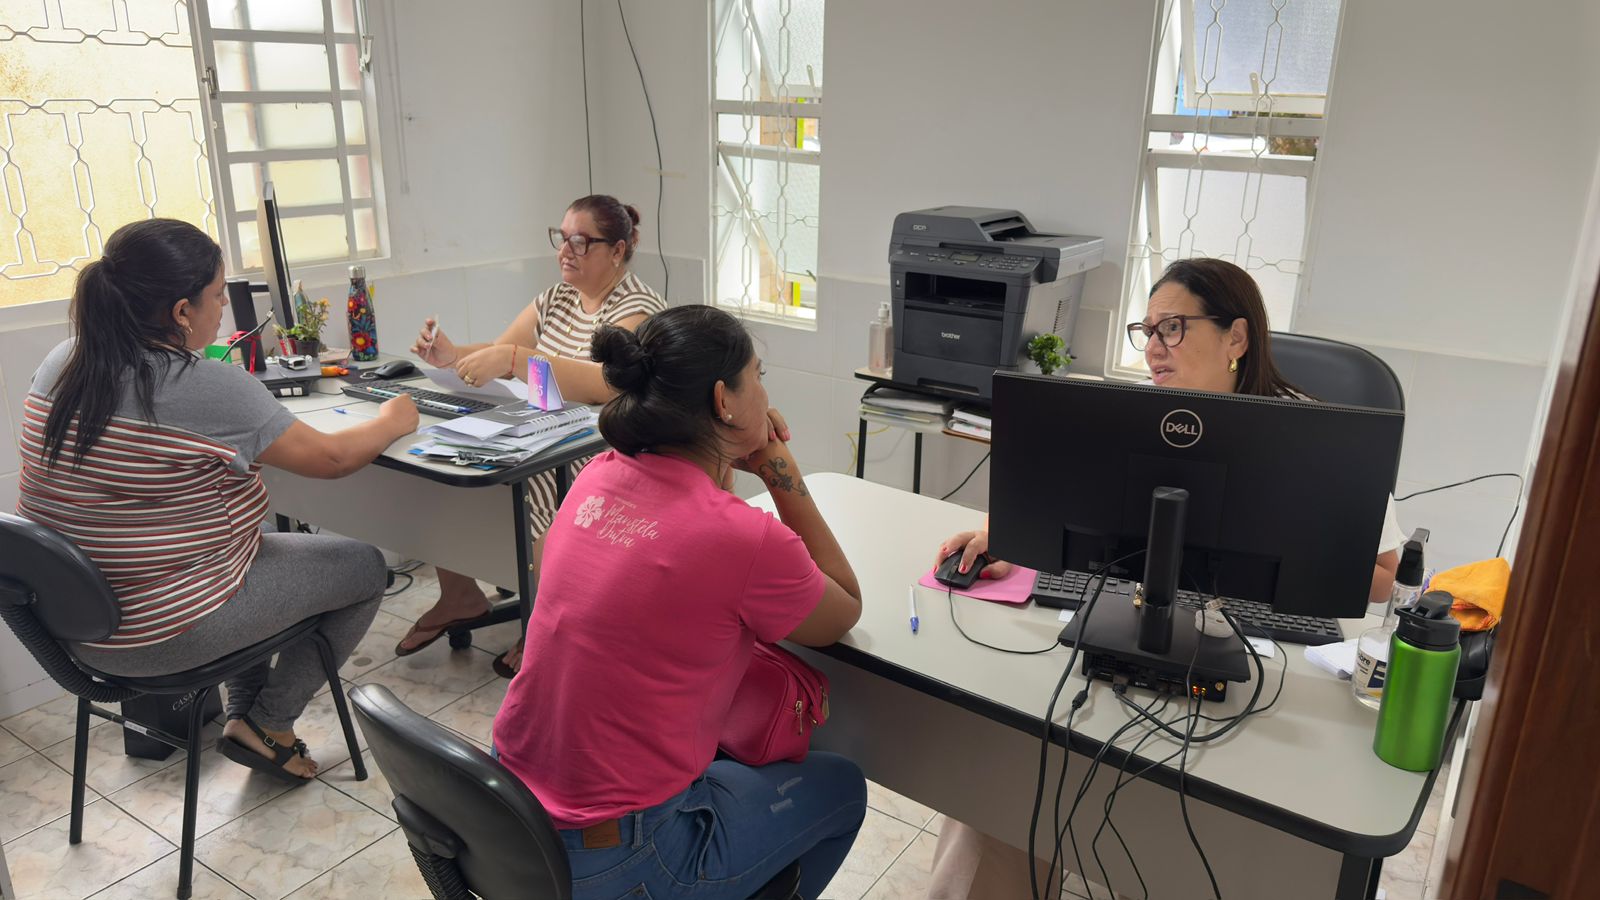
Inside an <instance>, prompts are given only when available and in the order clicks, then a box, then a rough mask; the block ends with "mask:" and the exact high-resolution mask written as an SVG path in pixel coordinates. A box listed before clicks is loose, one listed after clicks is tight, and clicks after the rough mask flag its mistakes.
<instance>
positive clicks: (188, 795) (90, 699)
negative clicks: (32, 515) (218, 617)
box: [0, 513, 367, 900]
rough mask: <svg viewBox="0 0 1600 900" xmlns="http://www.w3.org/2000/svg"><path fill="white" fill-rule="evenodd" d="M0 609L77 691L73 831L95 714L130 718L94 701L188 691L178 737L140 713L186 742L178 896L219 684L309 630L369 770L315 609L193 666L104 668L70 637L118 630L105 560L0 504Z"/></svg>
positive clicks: (155, 732) (356, 761)
mask: <svg viewBox="0 0 1600 900" xmlns="http://www.w3.org/2000/svg"><path fill="white" fill-rule="evenodd" d="M0 618H4V619H5V622H6V624H7V625H9V626H10V627H11V630H12V631H13V632H15V633H16V635H17V638H18V640H20V641H21V642H22V646H24V647H26V648H28V652H29V653H31V654H33V658H34V659H35V660H38V662H39V665H40V666H42V667H43V668H44V670H45V673H46V674H48V675H49V676H50V677H51V679H53V680H54V681H55V683H56V684H59V685H60V686H61V687H63V688H65V689H67V690H68V691H70V692H72V693H73V694H75V695H77V697H78V723H77V732H76V738H75V740H74V742H73V750H72V813H71V820H70V822H69V829H68V835H67V840H68V842H69V843H73V844H77V843H80V842H82V840H83V793H84V791H83V788H84V779H85V775H86V773H87V771H88V757H89V717H90V716H99V717H100V718H102V719H107V720H109V721H112V722H115V723H117V724H118V725H122V726H126V725H127V724H128V720H127V719H126V718H124V717H123V716H121V715H118V714H117V713H114V712H111V711H110V710H106V709H101V708H100V707H98V706H95V705H94V704H95V703H117V702H121V701H123V700H129V699H132V698H134V697H138V696H140V695H143V694H189V693H191V692H192V693H193V694H194V697H193V700H192V701H191V702H190V704H189V736H188V738H187V739H183V738H178V737H175V736H173V735H171V734H168V733H166V732H164V731H160V730H159V729H155V728H150V727H147V726H146V725H144V724H143V723H139V725H138V727H139V730H140V731H141V732H142V733H144V734H147V735H148V736H150V737H153V738H155V739H156V740H159V741H161V742H162V743H164V744H167V745H168V746H171V747H175V748H177V749H180V750H184V751H186V752H187V753H188V754H189V756H188V760H187V761H186V763H185V765H186V772H185V777H184V787H183V840H182V843H181V845H180V847H179V854H180V855H179V857H178V860H179V861H178V894H177V896H178V900H188V897H189V895H190V892H191V884H192V880H193V875H194V829H195V801H196V800H197V796H196V795H197V788H198V786H199V781H200V752H201V747H200V733H201V731H202V729H203V727H204V725H205V721H204V715H203V712H202V711H203V710H204V709H205V706H206V698H207V696H209V694H210V693H211V691H212V690H214V689H215V688H216V686H217V685H218V684H221V683H222V682H223V681H226V680H227V679H229V678H232V677H234V676H235V675H238V674H240V673H242V672H244V671H245V670H247V669H249V668H251V667H253V666H255V665H257V664H258V663H260V662H263V661H264V660H267V659H270V658H271V657H272V655H273V654H274V653H277V652H278V651H279V650H281V649H283V648H284V647H286V646H288V645H290V644H292V643H293V642H295V641H298V640H301V639H310V640H311V641H312V642H313V643H314V644H315V645H316V647H317V651H318V653H320V654H321V656H322V665H323V668H324V669H325V670H326V671H327V674H328V684H329V685H331V686H332V687H333V699H334V706H335V708H336V709H337V710H338V712H339V724H340V725H341V726H342V727H343V728H344V739H345V743H346V744H348V745H349V747H350V761H351V765H352V766H353V767H354V769H355V773H356V780H357V781H361V780H364V779H365V778H366V777H367V769H366V766H365V765H364V764H363V763H362V760H361V750H360V748H359V747H358V746H357V745H356V733H355V727H354V726H353V725H352V724H351V722H350V710H349V707H348V706H346V704H345V699H344V693H343V692H342V691H341V690H339V666H338V664H337V663H336V662H335V661H334V659H333V650H332V648H330V647H329V646H328V642H327V640H326V639H325V638H323V636H322V634H321V633H320V632H318V631H316V630H315V629H316V626H317V622H318V617H315V616H314V617H312V618H309V619H306V620H305V621H303V622H300V623H298V624H295V625H292V626H290V627H289V628H287V629H285V630H283V631H280V632H278V633H277V634H276V635H273V636H272V637H270V638H268V639H267V640H264V641H262V642H260V643H258V644H255V645H253V646H250V647H246V648H245V649H243V650H240V651H238V652H237V653H232V654H229V655H228V656H224V657H223V658H221V659H217V660H213V661H211V662H209V663H207V664H205V665H203V666H199V667H197V668H194V669H190V670H188V671H187V672H177V673H174V674H171V675H160V676H154V677H149V678H129V677H126V676H122V675H108V674H106V673H104V672H100V671H98V670H96V669H94V668H91V667H90V666H87V665H85V664H83V663H82V662H81V661H79V660H78V659H77V657H76V656H74V655H73V653H72V650H71V647H70V645H69V644H68V643H67V642H69V641H77V642H87V641H97V640H100V639H101V638H104V637H106V636H107V635H109V634H111V633H112V632H114V631H116V629H117V625H118V624H119V623H120V622H121V620H122V614H121V610H120V609H119V607H118V606H117V598H116V596H115V595H114V594H113V593H112V592H111V587H110V586H109V585H108V584H106V580H105V576H104V575H102V574H101V573H100V570H99V568H97V567H96V566H95V564H94V563H93V562H92V561H91V560H90V559H89V558H88V557H87V556H85V555H84V553H83V551H82V550H80V549H78V547H77V546H76V545H74V544H73V543H72V542H71V541H69V540H67V539H66V538H65V537H63V536H61V535H60V534H59V533H57V532H55V531H53V530H51V529H49V528H47V527H45V526H43V525H40V524H38V523H37V522H31V521H29V520H27V519H23V518H19V517H17V516H13V515H9V514H7V513H0Z"/></svg>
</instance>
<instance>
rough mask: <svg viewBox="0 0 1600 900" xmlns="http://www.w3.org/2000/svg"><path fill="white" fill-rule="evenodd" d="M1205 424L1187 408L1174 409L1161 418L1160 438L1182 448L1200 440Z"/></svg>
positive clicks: (1191, 445)
mask: <svg viewBox="0 0 1600 900" xmlns="http://www.w3.org/2000/svg"><path fill="white" fill-rule="evenodd" d="M1204 431H1205V426H1204V425H1202V424H1201V423H1200V417H1199V416H1197V415H1195V414H1194V413H1192V412H1190V411H1189V410H1187V409H1175V410H1173V411H1172V412H1169V413H1167V414H1166V415H1165V416H1163V417H1162V418H1161V439H1162V440H1163V441H1166V442H1167V443H1168V444H1170V445H1172V446H1174V447H1177V448H1178V449H1180V450H1182V449H1183V448H1185V447H1193V446H1194V445H1195V444H1197V443H1199V442H1200V435H1201V434H1202V433H1203V432H1204Z"/></svg>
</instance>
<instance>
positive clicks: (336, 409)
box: [333, 406, 377, 419]
mask: <svg viewBox="0 0 1600 900" xmlns="http://www.w3.org/2000/svg"><path fill="white" fill-rule="evenodd" d="M333 411H334V412H336V413H338V414H339V415H341V416H353V417H355V418H357V419H376V418H377V416H369V415H367V414H365V413H358V412H351V411H350V410H348V409H346V408H345V407H343V406H335V407H334V408H333Z"/></svg>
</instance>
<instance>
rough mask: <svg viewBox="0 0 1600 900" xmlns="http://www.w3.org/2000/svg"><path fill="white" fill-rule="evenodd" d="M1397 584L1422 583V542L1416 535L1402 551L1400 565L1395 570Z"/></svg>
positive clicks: (1407, 542)
mask: <svg viewBox="0 0 1600 900" xmlns="http://www.w3.org/2000/svg"><path fill="white" fill-rule="evenodd" d="M1394 580H1395V582H1396V583H1397V584H1414V585H1419V586H1420V585H1421V584H1422V542H1421V541H1419V540H1417V539H1416V538H1415V537H1413V538H1411V539H1410V540H1408V541H1406V543H1405V547H1404V548H1403V549H1402V550H1401V551H1400V567H1399V568H1398V569H1396V570H1395V573H1394Z"/></svg>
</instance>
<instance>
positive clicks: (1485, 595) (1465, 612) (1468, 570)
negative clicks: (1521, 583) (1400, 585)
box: [1428, 557, 1511, 631]
mask: <svg viewBox="0 0 1600 900" xmlns="http://www.w3.org/2000/svg"><path fill="white" fill-rule="evenodd" d="M1510 586H1511V564H1510V563H1508V562H1506V561H1505V560H1503V559H1501V558H1499V557H1495V558H1494V559H1483V560H1479V561H1478V562H1475V563H1467V564H1466V565H1464V566H1456V567H1455V568H1454V569H1446V570H1445V571H1443V572H1440V573H1439V574H1437V575H1435V576H1433V580H1432V581H1430V582H1429V583H1428V590H1430V591H1449V592H1450V595H1451V596H1452V597H1455V598H1456V602H1455V603H1454V604H1452V605H1451V607H1450V614H1451V615H1453V616H1455V617H1456V619H1458V620H1459V621H1460V622H1461V630H1462V631H1488V630H1489V629H1491V628H1493V627H1494V626H1495V625H1496V624H1498V623H1499V621H1500V616H1501V614H1502V613H1504V612H1505V605H1506V589H1507V588H1509V587H1510Z"/></svg>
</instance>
